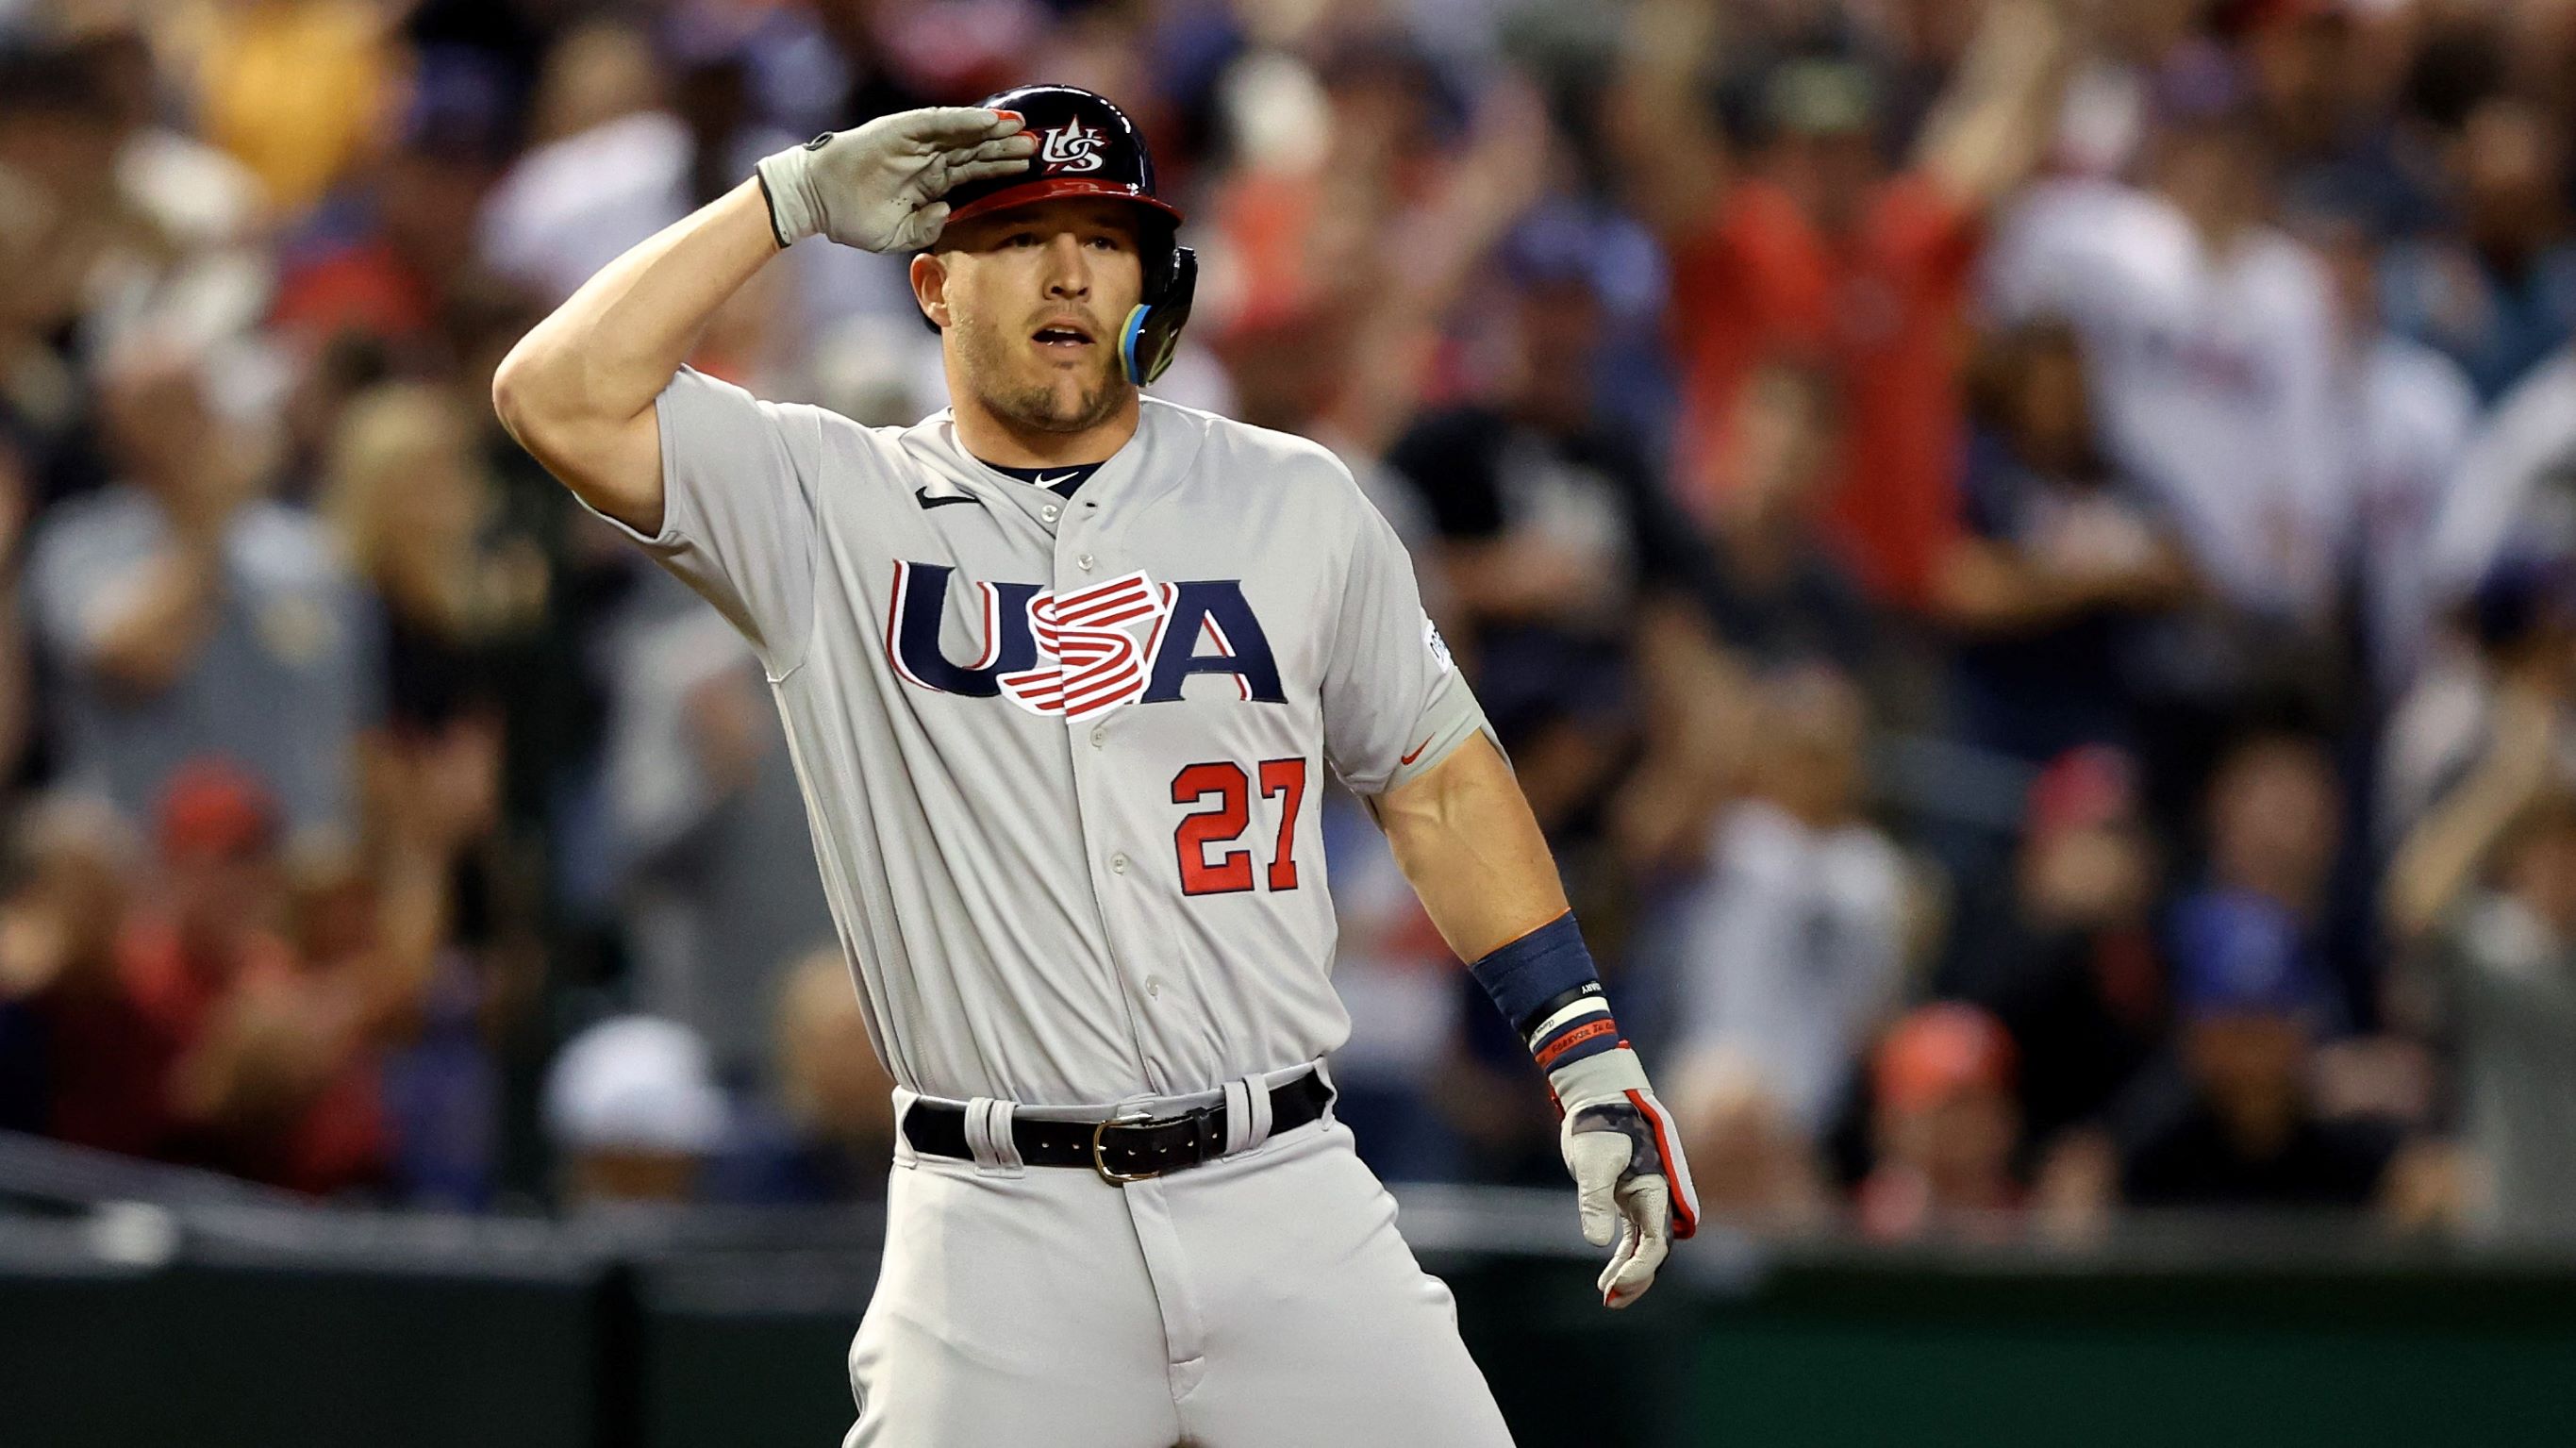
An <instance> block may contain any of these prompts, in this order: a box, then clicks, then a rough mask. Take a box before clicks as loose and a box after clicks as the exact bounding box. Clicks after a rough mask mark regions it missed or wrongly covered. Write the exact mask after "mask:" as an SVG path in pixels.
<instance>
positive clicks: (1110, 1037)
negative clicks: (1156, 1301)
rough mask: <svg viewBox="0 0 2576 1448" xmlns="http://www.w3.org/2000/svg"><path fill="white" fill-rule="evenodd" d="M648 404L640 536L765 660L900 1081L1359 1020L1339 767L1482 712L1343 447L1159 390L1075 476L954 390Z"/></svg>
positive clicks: (1190, 1050)
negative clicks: (981, 434) (1006, 435)
mask: <svg viewBox="0 0 2576 1448" xmlns="http://www.w3.org/2000/svg"><path fill="white" fill-rule="evenodd" d="M659 415H660V427H661V438H662V476H663V499H664V502H663V526H662V532H661V534H660V536H658V537H654V538H642V537H640V536H638V537H637V541H638V542H639V543H641V544H643V546H644V547H645V548H647V549H648V550H650V551H651V552H652V554H653V555H654V556H655V558H657V559H658V560H659V561H660V562H661V563H662V564H663V565H664V566H665V567H668V568H669V569H670V570H671V571H672V572H674V573H676V574H678V575H679V576H680V578H682V579H683V580H684V581H686V582H687V583H688V584H689V585H690V586H691V587H693V588H695V589H696V590H697V591H698V592H699V593H700V594H702V595H704V596H705V597H706V599H707V600H708V601H709V602H710V603H712V604H714V605H715V607H716V608H717V609H718V610H720V611H721V612H722V613H723V614H724V615H725V617H726V618H727V619H729V620H730V621H731V622H732V623H733V624H734V626H735V627H736V628H738V629H740V630H741V631H742V633H743V635H744V637H746V638H747V639H749V640H750V641H751V644H752V647H753V648H754V649H755V650H757V651H758V653H759V655H760V658H761V661H762V663H763V664H764V665H765V666H766V667H767V669H768V673H769V678H770V681H771V689H772V692H773V693H774V694H775V695H776V697H777V700H778V707H779V713H780V715H781V716H782V717H783V718H784V720H785V722H786V726H787V739H788V743H789V746H790V748H791V750H792V751H793V754H794V758H795V762H796V770H797V774H798V777H799V779H800V780H801V782H802V785H803V789H804V794H805V807H806V812H807V815H808V818H809V821H810V823H811V826H812V829H813V835H814V852H815V856H816V858H817V860H818V861H819V862H820V865H821V867H822V872H823V887H824V891H825V893H826V895H827V896H829V898H830V900H831V904H832V912H833V915H834V918H835V920H836V921H837V923H838V926H839V930H840V936H841V941H842V944H843V946H844V948H845V949H846V950H847V951H848V953H849V956H850V959H851V961H852V963H853V966H854V968H855V970H856V972H857V976H858V981H859V987H860V993H861V995H862V996H863V997H864V998H865V1000H866V1003H867V1014H868V1022H869V1028H870V1031H871V1033H872V1034H873V1036H874V1038H875V1040H876V1043H877V1046H878V1049H879V1050H880V1051H881V1052H882V1053H883V1055H884V1057H885V1060H886V1063H887V1066H888V1068H889V1069H890V1070H892V1072H893V1073H894V1075H895V1078H896V1079H897V1080H898V1081H900V1082H901V1083H903V1084H904V1085H905V1086H907V1087H910V1088H912V1089H913V1090H916V1091H920V1092H923V1093H925V1094H928V1095H933V1096H942V1097H948V1098H951V1099H960V1100H962V1099H967V1098H971V1097H976V1096H990V1097H996V1098H1000V1099H1004V1100H1013V1101H1021V1102H1028V1103H1036V1104H1075V1103H1096V1102H1113V1101H1118V1100H1122V1099H1125V1098H1129V1097H1134V1096H1139V1095H1166V1094H1174V1093H1181V1092H1189V1091H1197V1090H1201V1089H1204V1088H1208V1087H1211V1086H1215V1085H1217V1084H1219V1083H1221V1082H1224V1081H1227V1080H1230V1079H1233V1078H1237V1077H1241V1076H1244V1075H1246V1074H1248V1073H1251V1072H1255V1071H1263V1070H1270V1069H1273V1068H1277V1067H1280V1066H1285V1065H1289V1064H1293V1063H1295V1062H1299V1061H1304V1060H1308V1059H1311V1058H1313V1057H1315V1056H1318V1055H1321V1054H1323V1053H1324V1052H1326V1051H1329V1050H1331V1049H1332V1048H1333V1047H1334V1046H1336V1045H1338V1044H1339V1043H1340V1042H1341V1040H1342V1038H1343V1036H1344V1035H1345V1034H1346V1033H1347V1031H1348V1029H1349V1019H1348V1017H1347V1016H1346V1015H1345V1014H1344V1013H1343V1011H1342V1007H1341V1004H1340V1002H1339V1001H1338V1000H1337V999H1336V997H1335V996H1334V994H1333V990H1332V986H1331V982H1330V980H1329V971H1330V965H1331V961H1332V954H1333V941H1334V918H1333V907H1332V901H1331V898H1330V896H1329V894H1328V893H1327V891H1326V889H1325V880H1324V858H1323V837H1322V831H1321V829H1320V828H1319V825H1318V814H1319V800H1318V797H1317V796H1318V794H1319V792H1320V790H1321V788H1322V786H1323V783H1324V780H1323V769H1324V768H1325V767H1326V766H1327V765H1329V766H1330V767H1331V769H1332V770H1333V772H1334V773H1335V774H1337V775H1339V776H1340V777H1341V779H1342V780H1343V781H1344V782H1345V783H1347V784H1348V785H1349V786H1350V787H1351V788H1352V789H1354V790H1356V791H1358V792H1360V793H1362V794H1374V793H1378V792H1380V791H1383V790H1385V789H1387V788H1389V787H1391V786H1393V785H1395V784H1397V783H1399V782H1401V781H1403V780H1405V779H1407V778H1410V777H1411V776H1413V775H1414V774H1417V773H1419V772H1421V771H1422V770H1424V769H1427V768H1429V767H1430V766H1431V765H1433V764H1435V763H1437V762H1438V761H1439V760H1440V759H1441V758H1442V757H1443V756H1445V755H1446V754H1447V753H1448V752H1449V750H1451V749H1452V748H1454V747H1455V746H1456V745H1458V744H1459V743H1460V742H1461V741H1463V740H1464V739H1466V737H1467V736H1468V735H1470V734H1472V733H1475V732H1478V731H1479V730H1482V729H1484V728H1485V721H1484V716H1483V712H1482V711H1481V710H1480V709H1479V708H1478V706H1477V704H1476V701H1475V697H1474V695H1473V694H1472V693H1471V692H1470V691H1469V689H1468V687H1467V684H1466V682H1465V680H1464V679H1462V678H1461V677H1460V676H1459V674H1458V672H1457V670H1456V669H1455V668H1454V667H1453V666H1452V665H1451V662H1450V660H1449V657H1448V652H1447V650H1446V649H1445V648H1444V647H1443V646H1442V644H1441V642H1440V639H1439V636H1438V634H1437V633H1436V632H1435V631H1434V630H1433V628H1432V626H1431V624H1430V621H1429V620H1428V619H1427V618H1426V617H1425V616H1424V614H1423V612H1422V605H1421V600H1420V595H1419V593H1418V592H1417V590H1416V586H1415V583H1414V577H1413V570H1412V565H1411V562H1410V561H1409V560H1408V559H1407V558H1406V556H1405V553H1404V549H1403V545H1402V544H1400V543H1399V542H1397V540H1396V537H1395V534H1394V532H1393V530H1391V529H1390V528H1389V527H1388V526H1387V524H1386V521H1385V520H1384V519H1383V518H1381V517H1380V516H1379V515H1378V513H1377V511H1376V510H1375V509H1374V508H1373V507H1371V506H1370V505H1369V503H1368V502H1367V500H1366V499H1364V498H1363V497H1362V496H1361V495H1360V492H1359V489H1358V488H1357V486H1356V485H1355V484H1354V483H1353V482H1352V479H1351V476H1350V473H1349V472H1348V470H1347V469H1345V468H1344V467H1343V466H1342V465H1341V463H1340V462H1339V461H1338V460H1337V459H1335V458H1334V457H1333V456H1332V454H1331V453H1329V452H1327V451H1325V450H1324V449H1323V448H1321V447H1318V446H1316V445H1315V444H1313V443H1310V442H1307V441H1304V440H1302V439H1299V438H1294V437H1290V436H1287V435H1284V434H1281V433H1275V432H1270V431H1267V430H1264V429H1261V428H1257V427H1251V426H1247V425H1245V424H1242V423H1238V422H1233V421H1230V420H1228V419H1225V418H1220V417H1215V416H1212V415H1210V414H1207V413H1203V412H1197V411H1193V410H1191V409H1189V408H1184V407H1176V406H1173V405H1171V404H1169V403H1165V402H1161V401H1158V400H1156V399H1153V398H1147V399H1145V401H1144V403H1143V408H1142V416H1141V418H1140V419H1139V422H1138V426H1137V430H1136V435H1135V437H1134V438H1133V439H1131V440H1130V441H1129V442H1128V443H1127V445H1126V446H1124V447H1123V448H1121V449H1119V451H1118V453H1117V454H1116V456H1114V457H1112V458H1111V459H1110V460H1109V461H1108V462H1107V463H1105V464H1103V465H1102V466H1101V467H1100V469H1099V471H1098V472H1096V473H1095V474H1093V475H1092V476H1091V478H1090V479H1089V480H1088V481H1087V482H1085V483H1084V484H1083V485H1082V486H1081V488H1080V489H1079V491H1077V492H1076V493H1075V494H1074V495H1073V496H1072V497H1070V498H1066V497H1061V496H1059V495H1057V494H1056V493H1055V492H1054V491H1052V490H1050V489H1047V488H1043V487H1038V486H1034V485H1032V484H1030V483H1027V482H1023V481H1021V480H1019V479H1015V478H1012V477H1009V476H1007V475H1005V474H1002V473H999V472H996V471H994V470H993V469H991V468H988V467H985V466H984V465H983V464H981V463H979V462H977V461H975V460H974V458H972V457H971V456H969V455H968V454H967V453H966V452H965V451H964V450H963V449H962V448H961V447H960V445H959V444H958V441H957V436H956V429H955V427H954V425H953V424H952V422H951V421H950V418H949V415H948V414H947V413H946V412H941V413H939V414H937V415H935V416H933V417H931V418H929V419H928V420H926V421H924V422H922V423H920V424H919V425H917V426H914V427H910V428H867V427H862V426H860V425H858V424H857V423H854V422H851V421H849V420H848V419H846V418H843V417H840V416H837V415H835V414H833V413H830V412H826V411H823V410H821V409H819V408H814V407H804V406H784V405H778V404H773V403H767V402H761V401H757V400H755V399H753V398H752V397H751V396H750V395H749V394H747V393H745V392H743V391H742V390H741V389H739V388H736V387H733V386H731V385H729V384H727V383H724V382H720V381H717V380H715V379H712V378H709V377H706V376H703V375H701V374H699V373H697V372H694V371H689V370H683V371H682V372H681V373H680V374H679V375H678V376H677V377H675V378H674V379H673V380H672V382H671V384H670V386H669V388H668V389H667V390H665V391H664V392H663V394H662V396H661V400H660V403H659ZM629 531H630V532H631V530H629ZM719 968H720V967H719Z"/></svg>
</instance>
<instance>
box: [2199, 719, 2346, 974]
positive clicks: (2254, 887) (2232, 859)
mask: <svg viewBox="0 0 2576 1448" xmlns="http://www.w3.org/2000/svg"><path fill="white" fill-rule="evenodd" d="M2207 800H2208V804H2207V812H2206V813H2207V822H2208V830H2209V850H2208V876H2207V878H2206V880H2205V881H2204V882H2203V884H2202V886H2201V888H2200V889H2199V890H2198V891H2196V892H2195V893H2194V894H2193V895H2192V896H2190V897H2187V898H2186V899H2185V900H2184V901H2183V903H2182V906H2181V908H2180V912H2179V913H2180V915H2181V917H2182V918H2183V919H2184V920H2186V921H2187V920H2188V919H2190V918H2191V917H2192V916H2193V915H2194V914H2195V913H2197V912H2198V911H2200V910H2201V909H2203V908H2204V907H2207V908H2210V909H2213V910H2217V911H2219V912H2221V914H2224V912H2225V911H2227V910H2229V909H2232V908H2233V907H2232V906H2228V905H2226V904H2225V903H2224V902H2227V901H2229V900H2250V901H2255V902H2259V903H2260V904H2261V905H2262V906H2263V907H2264V908H2265V909H2267V910H2277V911H2279V912H2281V916H2280V918H2281V919H2283V920H2284V921H2286V922H2288V925H2289V928H2290V929H2291V930H2292V931H2293V932H2294V933H2295V934H2296V935H2297V936H2298V937H2299V939H2300V942H2301V949H2302V950H2303V951H2306V950H2309V949H2312V948H2314V944H2315V942H2316V941H2317V939H2318V937H2319V933H2320V928H2321V926H2322V924H2323V916H2324V912H2325V908H2326V903H2327V902H2326V886H2327V883H2328V877H2329V875H2330V874H2331V873H2332V871H2333V869H2334V865H2335V860H2336V856H2337V855H2338V853H2339V852H2340V850H2341V848H2342V834H2343V808H2342V790H2341V786H2340V785H2339V783H2338V782H2337V780H2336V778H2335V773H2334V763H2333V759H2332V757H2331V756H2330V755H2329V754H2328V753H2327V751H2326V747H2325V744H2324V742H2323V741H2321V740H2319V739H2316V738H2314V737H2312V736H2308V735H2303V734H2298V733H2293V732H2286V731H2285V732H2272V733H2257V734H2254V735H2251V736H2249V737H2247V738H2246V739H2244V740H2242V741H2241V742H2239V743H2238V744H2237V745H2236V746H2235V747H2234V748H2232V749H2231V750H2229V751H2228V753H2227V754H2226V755H2225V756H2223V757H2222V758H2221V759H2220V761H2219V765H2218V769H2217V771H2216V773H2215V774H2213V775H2212V776H2211V777H2210V780H2209V783H2208V793H2207ZM2184 934H2186V935H2189V934H2190V927H2188V926H2186V927H2184ZM2367 997H2368V992H2367V990H2366V989H2364V990H2359V991H2355V992H2354V993H2352V994H2350V995H2348V996H2346V997H2345V998H2344V999H2343V1001H2342V1002H2341V1004H2342V1006H2343V1010H2344V1014H2345V1018H2346V1019H2350V1018H2352V1017H2353V1016H2355V1015H2357V1014H2360V1013H2362V1012H2364V1011H2366V1009H2367V1004H2366V1002H2367Z"/></svg>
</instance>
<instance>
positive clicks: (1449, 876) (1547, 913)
mask: <svg viewBox="0 0 2576 1448" xmlns="http://www.w3.org/2000/svg"><path fill="white" fill-rule="evenodd" d="M1376 806H1377V816H1378V824H1379V826H1380V827H1381V828H1383V829H1384V830H1385V831H1386V838H1387V843H1388V844H1390V845H1391V846H1393V847H1394V850H1395V859H1396V863H1397V864H1398V865H1399V866H1401V867H1402V868H1403V870H1404V875H1405V878H1406V879H1408V880H1410V881H1412V882H1413V890H1414V893H1415V894H1416V895H1419V896H1420V897H1421V898H1422V908H1423V910H1424V911H1425V912H1426V913H1428V914H1429V915H1430V916H1431V923H1432V924H1433V925H1434V926H1437V927H1438V928H1439V931H1440V938H1441V939H1443V940H1445V941H1447V942H1449V948H1450V949H1451V950H1453V951H1456V952H1457V953H1458V958H1459V959H1460V960H1467V961H1473V960H1479V959H1482V958H1483V957H1484V956H1485V955H1486V954H1488V953H1490V952H1491V951H1492V950H1493V949H1494V948H1495V947H1497V946H1499V945H1502V944H1504V943H1505V942H1507V941H1511V940H1517V939H1519V938H1520V937H1521V936H1524V935H1527V934H1528V933H1529V932H1531V931H1533V930H1535V929H1537V928H1538V927H1540V926H1542V925H1545V924H1546V923H1547V922H1548V921H1550V920H1553V919H1555V918H1556V917H1557V916H1559V915H1562V914H1564V913H1565V909H1566V905H1565V887H1564V885H1563V884H1562V883H1560V882H1559V881H1558V879H1557V876H1556V862H1555V860H1554V859H1552V858H1551V857H1550V856H1549V854H1548V849H1547V839H1546V837H1545V836H1543V835H1541V834H1540V833H1539V828H1538V821H1537V820H1536V819H1535V818H1533V817H1532V816H1531V814H1530V807H1529V802H1528V801H1527V800H1526V799H1523V798H1522V797H1521V789H1520V784H1519V782H1518V781H1517V780H1515V779H1513V778H1512V771H1511V767H1510V766H1509V765H1507V764H1505V763H1504V762H1503V756H1502V754H1501V752H1500V751H1498V750H1496V749H1495V748H1494V746H1493V744H1492V742H1491V741H1489V740H1487V739H1486V738H1485V737H1484V736H1483V735H1481V734H1480V735H1476V736H1473V737H1471V738H1469V739H1468V740H1467V742H1466V743H1464V744H1461V745H1459V746H1458V747H1457V748H1456V749H1455V750H1453V751H1451V753H1450V755H1449V757H1448V758H1447V759H1444V760H1442V761H1441V762H1440V763H1439V765H1438V766H1437V767H1435V768H1433V769H1430V770H1427V771H1425V772H1424V773H1422V774H1420V775H1418V776H1416V777H1414V778H1413V779H1411V780H1408V781H1406V782H1405V783H1403V784H1401V785H1399V786H1397V787H1396V788H1394V789H1391V790H1388V791H1387V792H1386V793H1385V794H1382V795H1380V796H1378V798H1377V801H1376Z"/></svg>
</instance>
